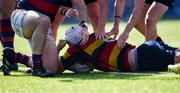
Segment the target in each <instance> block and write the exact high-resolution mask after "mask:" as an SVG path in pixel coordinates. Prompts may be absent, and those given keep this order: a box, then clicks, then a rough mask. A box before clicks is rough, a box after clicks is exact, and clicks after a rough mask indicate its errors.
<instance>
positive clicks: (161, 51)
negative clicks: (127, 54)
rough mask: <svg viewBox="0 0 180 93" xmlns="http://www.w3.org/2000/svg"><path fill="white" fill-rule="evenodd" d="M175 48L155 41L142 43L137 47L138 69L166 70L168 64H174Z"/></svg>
mask: <svg viewBox="0 0 180 93" xmlns="http://www.w3.org/2000/svg"><path fill="white" fill-rule="evenodd" d="M176 49H177V48H173V47H169V46H168V45H165V44H163V45H161V44H160V43H158V42H156V41H150V42H145V43H143V44H142V45H140V46H139V47H137V66H138V71H165V70H167V67H168V65H169V64H174V57H175V50H176Z"/></svg>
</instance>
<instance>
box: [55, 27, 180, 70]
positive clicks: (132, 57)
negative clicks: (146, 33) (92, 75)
mask: <svg viewBox="0 0 180 93" xmlns="http://www.w3.org/2000/svg"><path fill="white" fill-rule="evenodd" d="M80 30H81V27H79V26H78V25H77V26H72V27H70V28H69V29H67V31H66V42H67V43H68V44H69V48H68V49H67V51H66V52H65V54H64V55H63V56H62V57H61V62H62V63H63V65H64V67H65V69H69V67H70V66H72V64H75V63H76V62H80V63H83V64H89V63H90V64H91V65H92V66H93V67H94V68H95V69H98V70H101V71H105V72H111V71H117V72H121V71H122V72H131V71H166V70H167V69H168V65H170V64H177V63H179V62H180V49H178V48H174V47H170V46H168V45H165V44H161V43H158V42H156V41H148V42H144V43H143V44H141V45H140V46H138V47H135V46H133V45H131V44H128V43H126V44H125V46H124V47H123V48H119V47H118V46H117V43H116V40H107V39H105V40H103V39H99V40H96V39H95V36H94V34H91V35H90V36H89V40H88V41H87V43H85V44H84V45H75V44H78V43H80V41H81V37H79V36H80V35H78V34H80V33H79V32H80ZM63 43H64V44H65V41H63V40H60V43H59V46H61V47H59V46H58V50H61V49H62V48H63V47H62V46H63V45H62V44H63ZM90 67H91V66H90Z"/></svg>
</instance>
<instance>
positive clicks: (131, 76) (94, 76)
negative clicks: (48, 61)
mask: <svg viewBox="0 0 180 93" xmlns="http://www.w3.org/2000/svg"><path fill="white" fill-rule="evenodd" d="M159 73H160V72H140V73H123V72H99V71H96V72H93V73H84V74H74V73H63V74H58V75H57V76H55V77H51V78H59V79H61V80H59V81H60V82H73V80H99V79H107V80H111V79H113V80H115V79H117V80H122V79H126V80H138V79H140V78H141V79H142V78H146V77H149V76H152V74H159Z"/></svg>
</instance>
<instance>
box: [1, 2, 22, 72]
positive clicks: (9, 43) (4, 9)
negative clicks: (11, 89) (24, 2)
mask: <svg viewBox="0 0 180 93" xmlns="http://www.w3.org/2000/svg"><path fill="white" fill-rule="evenodd" d="M0 2H1V3H0V39H1V44H2V46H3V47H10V48H14V36H15V34H14V31H13V30H12V27H11V22H10V16H11V13H12V11H13V10H14V7H15V5H16V0H0ZM11 69H12V70H18V65H17V64H12V65H11Z"/></svg>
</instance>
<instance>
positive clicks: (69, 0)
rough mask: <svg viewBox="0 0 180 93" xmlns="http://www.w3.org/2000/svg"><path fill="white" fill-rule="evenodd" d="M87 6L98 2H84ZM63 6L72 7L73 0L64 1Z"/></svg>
mask: <svg viewBox="0 0 180 93" xmlns="http://www.w3.org/2000/svg"><path fill="white" fill-rule="evenodd" d="M84 2H85V4H86V5H88V4H90V3H93V2H97V0H84ZM62 6H66V7H72V3H71V0H63V3H62Z"/></svg>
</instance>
